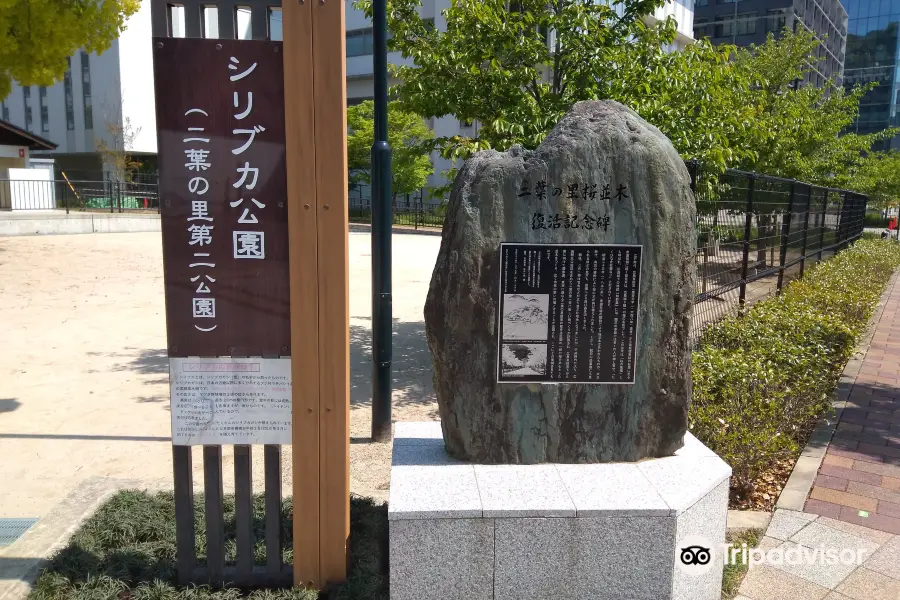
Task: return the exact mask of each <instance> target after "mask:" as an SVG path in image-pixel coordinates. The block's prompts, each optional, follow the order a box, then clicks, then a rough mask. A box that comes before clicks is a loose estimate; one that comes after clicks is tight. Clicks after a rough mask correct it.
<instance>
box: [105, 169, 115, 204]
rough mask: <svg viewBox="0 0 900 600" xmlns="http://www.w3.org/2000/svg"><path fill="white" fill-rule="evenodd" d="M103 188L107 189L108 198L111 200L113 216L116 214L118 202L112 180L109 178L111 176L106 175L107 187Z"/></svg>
mask: <svg viewBox="0 0 900 600" xmlns="http://www.w3.org/2000/svg"><path fill="white" fill-rule="evenodd" d="M103 187H105V188H106V197H107V198H109V212H110V214H112V213H114V212H116V200H115V194H113V184H112V179H110V178H109V174H107V175H106V185H105V186H103Z"/></svg>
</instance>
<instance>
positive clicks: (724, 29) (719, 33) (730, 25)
mask: <svg viewBox="0 0 900 600" xmlns="http://www.w3.org/2000/svg"><path fill="white" fill-rule="evenodd" d="M732 35H734V17H726V18H724V19H722V20H721V21H719V22H718V23H716V35H715V37H717V38H720V37H729V36H732Z"/></svg>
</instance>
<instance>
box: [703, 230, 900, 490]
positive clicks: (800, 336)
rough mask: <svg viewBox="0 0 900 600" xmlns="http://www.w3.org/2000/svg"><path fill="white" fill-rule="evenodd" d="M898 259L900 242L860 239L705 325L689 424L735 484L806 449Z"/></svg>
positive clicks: (747, 484)
mask: <svg viewBox="0 0 900 600" xmlns="http://www.w3.org/2000/svg"><path fill="white" fill-rule="evenodd" d="M898 267H900V244H896V243H890V242H883V241H880V240H861V241H859V242H857V243H856V244H855V245H854V246H853V247H852V248H850V249H848V250H845V251H843V252H841V253H839V254H838V255H837V256H835V257H834V258H832V259H831V260H828V261H825V262H823V263H820V264H819V265H817V266H816V267H815V268H814V269H813V270H811V271H810V272H809V273H808V274H807V276H806V277H805V278H804V279H802V280H798V281H795V282H793V283H791V284H790V285H789V286H787V287H786V288H785V289H784V291H783V293H782V294H781V295H780V296H777V297H775V298H772V299H769V300H765V301H763V302H759V303H757V304H755V305H754V306H753V307H752V308H750V309H749V310H748V311H746V313H745V314H744V315H742V316H738V317H733V318H730V319H726V320H724V321H722V322H720V323H717V324H715V325H712V326H711V327H709V328H708V329H707V330H706V331H705V332H704V334H703V336H702V337H701V340H700V344H699V345H698V348H697V349H696V350H695V351H694V354H693V366H692V369H693V386H694V387H693V398H692V404H691V409H690V413H689V426H690V429H691V432H692V433H693V434H694V435H695V436H697V438H699V439H700V440H702V441H703V442H704V443H705V444H706V445H708V446H709V447H710V448H712V449H713V450H714V451H715V452H716V453H718V454H719V456H721V457H722V458H723V459H724V460H725V461H726V462H728V464H730V465H731V467H732V469H733V470H734V475H733V479H732V487H733V488H734V489H736V490H737V491H739V492H744V491H748V490H749V489H750V488H752V487H753V484H754V482H755V481H756V480H757V478H758V477H759V476H760V475H761V473H762V472H764V471H765V470H766V469H767V468H768V467H770V466H771V465H772V464H773V461H775V460H778V459H784V458H790V457H794V456H797V455H798V454H799V453H800V450H801V449H802V446H803V444H805V443H806V440H807V439H808V437H809V434H810V432H811V430H812V428H813V426H814V425H815V423H816V422H817V421H818V419H820V418H821V417H822V416H823V415H825V414H826V413H827V411H828V410H829V409H830V405H831V402H830V399H831V395H832V393H833V392H834V389H835V387H836V385H837V381H838V379H839V378H840V374H841V372H842V371H843V369H844V365H845V364H846V363H847V361H848V360H849V358H850V356H851V354H852V352H853V349H854V347H855V345H856V343H857V341H858V340H859V338H860V336H861V335H862V333H863V332H864V331H865V328H866V323H867V321H868V319H869V317H870V315H871V313H872V310H873V309H874V307H875V305H876V304H877V303H878V299H879V298H880V296H881V293H882V291H883V290H884V287H885V284H886V283H887V281H888V279H889V278H890V276H891V273H892V272H893V271H894V270H895V269H896V268H898Z"/></svg>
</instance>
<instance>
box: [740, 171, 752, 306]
mask: <svg viewBox="0 0 900 600" xmlns="http://www.w3.org/2000/svg"><path fill="white" fill-rule="evenodd" d="M755 181H756V175H754V174H753V173H751V174H750V175H749V176H748V181H747V206H746V208H745V210H746V211H747V212H746V215H747V216H746V218H745V219H744V257H743V259H742V260H741V291H740V298H739V302H740V305H741V306H742V307H743V306H744V302H745V300H746V298H747V263H748V262H749V258H750V231H751V228H752V226H753V188H754V187H755V185H754V182H755Z"/></svg>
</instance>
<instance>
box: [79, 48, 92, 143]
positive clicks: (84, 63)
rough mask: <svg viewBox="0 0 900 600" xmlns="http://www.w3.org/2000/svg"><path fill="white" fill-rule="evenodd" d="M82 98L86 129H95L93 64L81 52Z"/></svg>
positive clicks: (85, 54) (84, 53)
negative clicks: (92, 93) (92, 90)
mask: <svg viewBox="0 0 900 600" xmlns="http://www.w3.org/2000/svg"><path fill="white" fill-rule="evenodd" d="M81 96H82V99H83V100H84V128H85V129H93V128H94V103H93V102H92V101H91V62H90V56H89V55H88V53H87V52H85V51H84V50H82V51H81Z"/></svg>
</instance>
